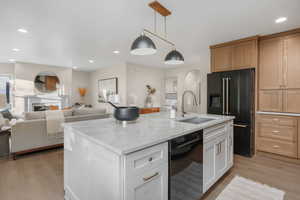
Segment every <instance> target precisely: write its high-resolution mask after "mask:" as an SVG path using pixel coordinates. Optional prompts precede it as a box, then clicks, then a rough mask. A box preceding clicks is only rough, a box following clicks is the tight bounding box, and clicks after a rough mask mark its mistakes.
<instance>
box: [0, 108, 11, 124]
mask: <svg viewBox="0 0 300 200" xmlns="http://www.w3.org/2000/svg"><path fill="white" fill-rule="evenodd" d="M1 114H2V115H3V117H4V118H5V119H8V120H9V121H10V120H12V119H13V118H14V117H13V116H12V114H11V113H10V112H9V110H8V109H6V110H3V111H1Z"/></svg>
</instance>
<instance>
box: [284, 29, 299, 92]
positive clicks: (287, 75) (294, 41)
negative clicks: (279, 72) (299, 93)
mask: <svg viewBox="0 0 300 200" xmlns="http://www.w3.org/2000/svg"><path fill="white" fill-rule="evenodd" d="M283 74H284V87H285V88H287V89H300V78H299V76H300V33H299V34H294V35H291V36H287V37H285V38H284V73H283Z"/></svg>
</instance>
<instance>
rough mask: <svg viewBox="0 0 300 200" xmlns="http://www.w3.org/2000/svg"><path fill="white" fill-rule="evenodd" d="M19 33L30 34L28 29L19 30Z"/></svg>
mask: <svg viewBox="0 0 300 200" xmlns="http://www.w3.org/2000/svg"><path fill="white" fill-rule="evenodd" d="M18 31H19V32H20V33H28V31H27V30H26V29H24V28H19V29H18Z"/></svg>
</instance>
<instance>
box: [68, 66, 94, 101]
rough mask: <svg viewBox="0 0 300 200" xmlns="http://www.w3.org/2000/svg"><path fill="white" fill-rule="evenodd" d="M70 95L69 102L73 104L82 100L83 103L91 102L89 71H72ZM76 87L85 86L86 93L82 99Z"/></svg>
mask: <svg viewBox="0 0 300 200" xmlns="http://www.w3.org/2000/svg"><path fill="white" fill-rule="evenodd" d="M72 76H73V77H72V97H71V103H72V104H74V103H76V102H82V103H85V104H91V94H92V90H91V89H90V77H91V73H90V72H81V71H73V73H72ZM78 88H86V89H87V94H86V96H85V97H84V98H83V99H82V98H81V96H80V95H79V91H78Z"/></svg>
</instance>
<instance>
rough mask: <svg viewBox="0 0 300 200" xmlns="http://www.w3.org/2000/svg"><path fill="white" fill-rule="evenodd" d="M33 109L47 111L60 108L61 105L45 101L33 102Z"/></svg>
mask: <svg viewBox="0 0 300 200" xmlns="http://www.w3.org/2000/svg"><path fill="white" fill-rule="evenodd" d="M32 108H33V111H34V112H36V111H46V110H59V109H60V106H59V105H53V104H52V105H48V104H45V103H33V104H32Z"/></svg>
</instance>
